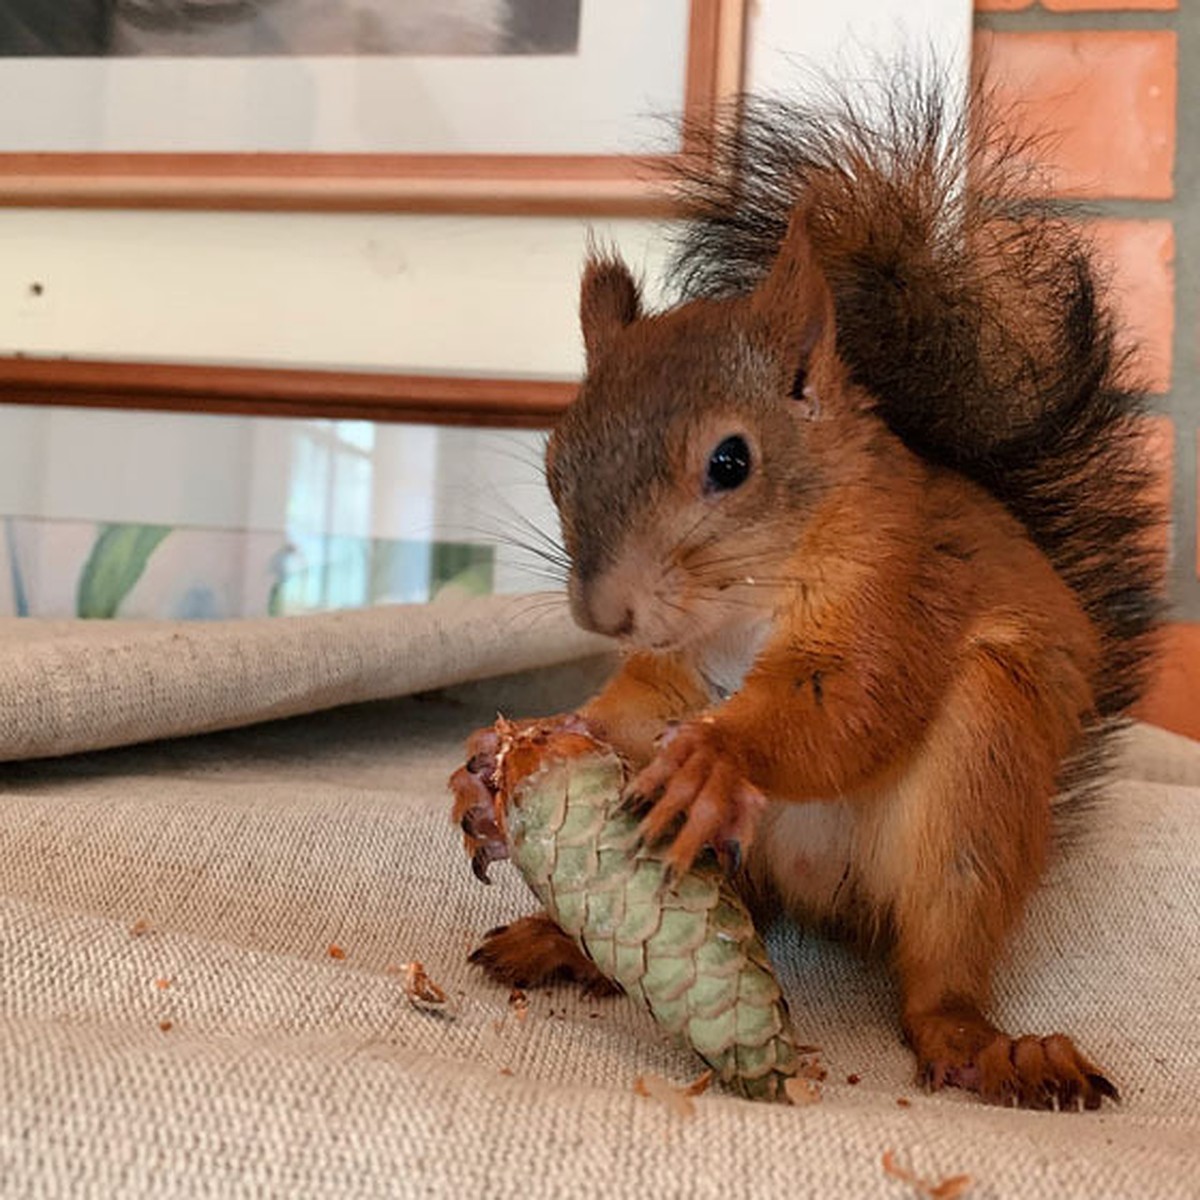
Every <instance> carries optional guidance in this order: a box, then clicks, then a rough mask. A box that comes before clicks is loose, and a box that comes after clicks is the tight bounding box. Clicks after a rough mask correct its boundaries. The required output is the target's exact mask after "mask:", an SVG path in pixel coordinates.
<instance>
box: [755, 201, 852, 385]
mask: <svg viewBox="0 0 1200 1200" xmlns="http://www.w3.org/2000/svg"><path fill="white" fill-rule="evenodd" d="M808 226H809V217H808V212H807V210H806V209H804V208H798V209H797V210H796V211H795V212H794V213H793V214H792V217H791V220H790V221H789V222H788V228H787V233H785V234H784V237H783V241H782V242H780V244H779V252H778V253H777V254H776V256H775V261H774V263H773V264H772V266H771V270H770V271H769V272H768V274H767V277H766V279H764V280H763V281H762V283H761V284H759V286H758V288H757V289H756V290H755V292H754V294H753V296H752V300H751V302H752V304H753V305H754V308H755V311H756V312H757V313H758V315H759V318H760V319H761V320H762V322H763V323H764V324H765V325H766V327H767V329H768V330H769V332H770V335H771V338H772V340H773V341H775V343H776V344H777V345H778V346H779V348H780V349H781V351H782V352H783V353H784V354H785V355H786V357H787V365H788V368H789V369H790V370H792V371H794V372H795V375H794V382H793V384H792V388H791V393H792V395H793V397H794V398H795V399H797V400H804V401H806V402H808V403H810V404H816V403H818V401H817V397H818V396H820V395H821V393H822V392H827V391H829V390H832V389H835V388H836V386H837V378H836V376H837V374H838V373H839V368H838V365H837V328H836V324H835V316H834V305H833V293H832V292H831V291H830V290H829V283H828V281H827V280H826V278H825V272H824V270H823V269H822V267H821V264H820V263H819V262H818V261H817V256H816V253H815V252H814V250H813V245H812V239H811V237H810V236H809V232H808Z"/></svg>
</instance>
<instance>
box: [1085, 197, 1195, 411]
mask: <svg viewBox="0 0 1200 1200" xmlns="http://www.w3.org/2000/svg"><path fill="white" fill-rule="evenodd" d="M1090 229H1091V232H1092V234H1093V235H1094V237H1095V240H1096V245H1097V248H1098V249H1099V251H1100V253H1101V256H1102V258H1103V259H1105V260H1107V261H1108V263H1109V264H1110V265H1111V269H1112V296H1113V303H1114V305H1115V307H1116V310H1117V315H1118V317H1119V318H1120V321H1121V325H1122V330H1123V331H1126V332H1127V336H1126V338H1125V339H1124V342H1125V345H1127V346H1129V345H1135V346H1136V347H1137V352H1136V354H1135V355H1134V358H1133V366H1134V371H1135V374H1136V377H1137V379H1138V381H1139V382H1142V383H1144V384H1145V385H1146V386H1147V387H1148V388H1150V390H1151V391H1154V392H1167V391H1170V389H1171V341H1172V338H1173V337H1174V334H1175V269H1174V262H1175V227H1174V225H1172V224H1171V222H1170V221H1093V222H1091V223H1090Z"/></svg>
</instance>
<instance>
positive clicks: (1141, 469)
mask: <svg viewBox="0 0 1200 1200" xmlns="http://www.w3.org/2000/svg"><path fill="white" fill-rule="evenodd" d="M943 82H944V81H943V80H941V79H940V78H938V77H937V76H936V73H933V72H920V71H916V70H912V71H909V72H907V74H903V73H902V74H901V76H899V77H898V76H897V75H896V74H895V73H892V74H891V77H890V79H889V83H888V85H887V87H886V88H885V87H883V86H882V85H881V86H880V87H879V88H878V89H877V92H876V93H874V94H872V93H868V94H867V95H866V96H865V98H863V99H851V98H849V97H848V96H847V95H845V94H842V93H839V92H838V91H837V90H836V89H834V88H830V87H826V88H825V89H824V95H823V98H822V99H820V100H818V101H817V102H816V103H813V104H811V105H807V106H795V105H791V104H782V103H775V102H764V101H755V100H749V99H748V100H745V101H743V104H742V107H741V119H740V121H734V120H732V119H730V120H728V121H725V122H719V123H718V133H717V134H716V135H715V136H714V137H713V138H712V140H711V142H710V146H709V149H710V155H709V160H708V163H707V165H706V166H705V167H704V168H702V169H691V168H689V169H685V170H684V171H683V172H682V173H681V177H680V183H679V187H680V191H681V195H682V199H683V201H684V204H685V205H686V207H687V209H688V211H689V213H690V215H691V220H690V222H689V223H687V224H686V225H685V227H684V229H683V231H682V233H681V234H680V236H679V240H678V243H677V248H676V255H675V258H674V262H673V279H674V282H675V284H676V285H677V287H678V288H679V290H680V292H681V293H682V296H683V297H684V298H692V297H697V296H720V295H730V294H737V293H742V292H745V291H748V290H750V289H751V288H752V287H753V286H754V285H755V283H757V282H758V280H759V279H761V278H762V276H763V275H764V274H765V273H766V271H767V269H768V267H769V266H770V263H771V261H772V259H773V258H774V255H775V253H776V251H777V249H778V246H779V244H780V240H781V238H782V236H783V233H784V231H785V229H786V227H787V221H788V217H789V215H790V213H791V212H792V210H793V209H794V208H795V206H796V205H797V204H799V203H804V204H807V205H808V208H809V212H810V219H811V228H812V235H813V239H814V244H815V245H816V247H817V250H818V253H819V254H820V256H821V260H822V263H823V266H824V268H825V270H826V273H827V274H828V276H829V279H830V283H831V286H832V288H833V291H834V295H835V299H836V304H837V317H838V337H839V349H840V351H841V353H842V356H843V357H844V359H845V360H846V362H847V363H848V364H849V366H850V369H851V371H852V372H853V374H854V376H855V378H856V381H857V382H858V383H859V384H861V385H862V386H863V387H864V388H865V389H866V390H867V391H868V392H869V393H870V394H871V395H872V396H873V397H875V400H876V404H877V408H878V412H879V414H880V415H881V417H882V418H883V419H884V420H885V421H886V422H887V424H888V425H889V426H890V428H891V429H892V430H893V431H894V432H895V433H896V434H897V435H898V436H899V437H900V438H902V439H903V440H904V442H905V443H907V444H908V445H909V446H910V447H911V448H912V449H913V450H915V451H916V452H917V453H919V454H920V455H921V456H922V457H923V458H925V459H927V460H930V461H933V462H937V463H942V464H945V465H947V466H950V467H953V468H954V469H956V470H958V471H960V472H961V473H962V474H964V475H966V476H968V477H970V478H971V479H973V480H975V481H976V482H978V483H979V484H981V485H982V486H983V487H985V488H986V489H987V490H988V491H989V492H991V493H992V494H993V495H995V496H996V497H997V498H999V499H1000V500H1001V501H1002V502H1003V503H1004V504H1005V505H1006V506H1007V508H1008V509H1009V510H1010V511H1011V512H1012V513H1013V514H1014V515H1015V516H1016V517H1017V518H1018V519H1020V520H1021V521H1022V522H1023V524H1024V525H1025V527H1026V528H1027V529H1028V531H1029V533H1030V535H1031V537H1032V538H1033V540H1034V541H1035V542H1036V543H1037V544H1038V545H1039V546H1040V547H1041V549H1042V550H1043V552H1044V553H1045V554H1046V555H1047V557H1048V558H1049V559H1050V561H1051V562H1052V563H1053V564H1054V566H1055V568H1056V569H1057V570H1058V571H1059V573H1060V574H1061V575H1062V577H1063V578H1064V579H1065V580H1066V582H1067V583H1068V584H1069V585H1070V586H1071V587H1072V588H1073V589H1074V591H1075V593H1076V594H1077V595H1078V597H1079V598H1080V600H1081V602H1082V604H1083V606H1084V608H1085V609H1086V611H1087V612H1088V614H1089V616H1090V617H1091V618H1092V620H1093V621H1094V622H1095V625H1096V628H1097V629H1098V630H1099V632H1100V635H1101V638H1102V645H1103V661H1102V666H1101V674H1100V676H1099V678H1098V681H1097V708H1098V717H1099V721H1098V725H1099V726H1101V727H1107V726H1108V725H1110V724H1112V723H1113V721H1114V720H1116V719H1118V718H1119V717H1120V716H1121V715H1122V714H1124V713H1126V712H1127V710H1128V709H1129V707H1130V706H1131V705H1132V704H1133V702H1134V701H1135V700H1136V699H1137V698H1138V696H1139V695H1140V694H1141V693H1142V691H1143V689H1144V686H1145V681H1146V675H1147V671H1148V665H1149V662H1150V659H1151V655H1152V650H1153V642H1154V633H1155V629H1156V626H1157V624H1158V622H1159V619H1160V613H1161V596H1162V590H1163V571H1164V562H1163V558H1164V556H1163V551H1162V541H1161V537H1160V532H1159V531H1160V527H1161V526H1162V523H1163V520H1164V516H1163V513H1162V512H1161V511H1160V509H1159V507H1158V505H1157V504H1156V502H1155V500H1154V499H1153V489H1152V480H1153V471H1152V469H1151V466H1150V464H1149V459H1148V454H1147V451H1146V445H1147V436H1146V431H1145V422H1144V420H1143V417H1142V413H1143V409H1144V396H1143V394H1142V392H1141V391H1140V390H1138V388H1137V387H1136V386H1134V385H1133V384H1131V382H1130V380H1129V364H1128V361H1127V356H1125V355H1123V354H1121V353H1119V352H1118V351H1117V349H1116V347H1115V344H1114V321H1113V316H1112V314H1111V312H1110V310H1109V308H1108V306H1107V303H1106V301H1105V299H1104V296H1103V288H1102V282H1101V277H1100V275H1099V273H1098V271H1097V268H1096V266H1095V259H1094V253H1093V250H1092V248H1091V246H1090V245H1089V243H1088V241H1087V238H1086V235H1085V234H1084V233H1083V232H1081V230H1080V228H1079V227H1078V225H1077V224H1075V223H1073V222H1071V221H1070V220H1068V218H1067V213H1066V212H1065V210H1064V208H1063V206H1062V205H1060V204H1056V203H1055V202H1054V201H1053V200H1051V199H1049V198H1048V197H1047V196H1046V191H1045V188H1044V187H1042V186H1041V184H1040V181H1039V176H1038V173H1037V171H1036V169H1034V168H1032V167H1030V166H1029V165H1028V164H1029V162H1030V155H1029V153H1028V151H1029V146H1028V145H1027V144H1026V143H1024V142H1022V141H1021V140H1019V139H1017V138H1015V137H1013V136H1010V135H1009V134H1007V133H1006V132H1005V130H1004V127H1003V122H1002V121H1001V120H1000V119H999V118H997V117H995V116H994V115H992V116H989V115H988V113H989V112H990V111H991V106H990V104H989V101H988V99H987V97H986V96H985V95H984V94H983V93H982V91H977V92H976V93H975V95H974V96H973V97H972V104H971V120H970V124H969V127H968V123H967V120H966V118H965V117H964V116H963V115H961V113H960V111H959V109H958V106H957V105H955V104H954V103H953V102H952V100H949V99H947V96H948V94H949V93H948V92H947V89H946V88H945V87H944V86H943Z"/></svg>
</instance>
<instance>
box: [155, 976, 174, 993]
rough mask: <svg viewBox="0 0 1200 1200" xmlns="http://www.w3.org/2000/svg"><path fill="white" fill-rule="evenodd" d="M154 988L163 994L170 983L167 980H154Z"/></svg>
mask: <svg viewBox="0 0 1200 1200" xmlns="http://www.w3.org/2000/svg"><path fill="white" fill-rule="evenodd" d="M154 986H155V987H156V988H158V990H159V991H160V992H165V991H166V990H167V988H169V987H170V986H171V981H170V980H169V979H156V980H155V981H154Z"/></svg>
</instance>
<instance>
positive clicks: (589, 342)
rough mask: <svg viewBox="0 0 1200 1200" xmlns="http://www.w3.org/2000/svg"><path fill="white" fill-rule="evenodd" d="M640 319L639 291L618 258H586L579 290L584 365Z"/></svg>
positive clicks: (640, 301)
mask: <svg viewBox="0 0 1200 1200" xmlns="http://www.w3.org/2000/svg"><path fill="white" fill-rule="evenodd" d="M641 315H642V294H641V289H640V288H639V287H638V285H637V282H636V281H635V280H634V278H633V276H632V275H631V274H630V273H629V268H628V267H627V266H626V265H625V263H624V262H623V261H622V260H621V258H620V256H619V255H616V254H608V255H603V256H598V255H595V254H593V255H592V256H591V257H589V258H588V260H587V265H586V266H585V267H584V269H583V283H582V284H581V286H580V289H579V322H580V325H581V326H582V327H583V344H584V346H585V347H586V348H587V356H588V361H589V362H591V361H593V360H594V359H595V358H596V356H597V355H599V354H601V353H603V351H604V349H605V347H606V346H608V345H609V343H610V342H611V341H612V339H613V337H614V336H615V335H616V334H618V333H620V332H621V330H622V329H624V328H625V327H626V326H627V325H632V324H633V322H634V321H636V320H637V319H638V318H639V317H640V316H641Z"/></svg>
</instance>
